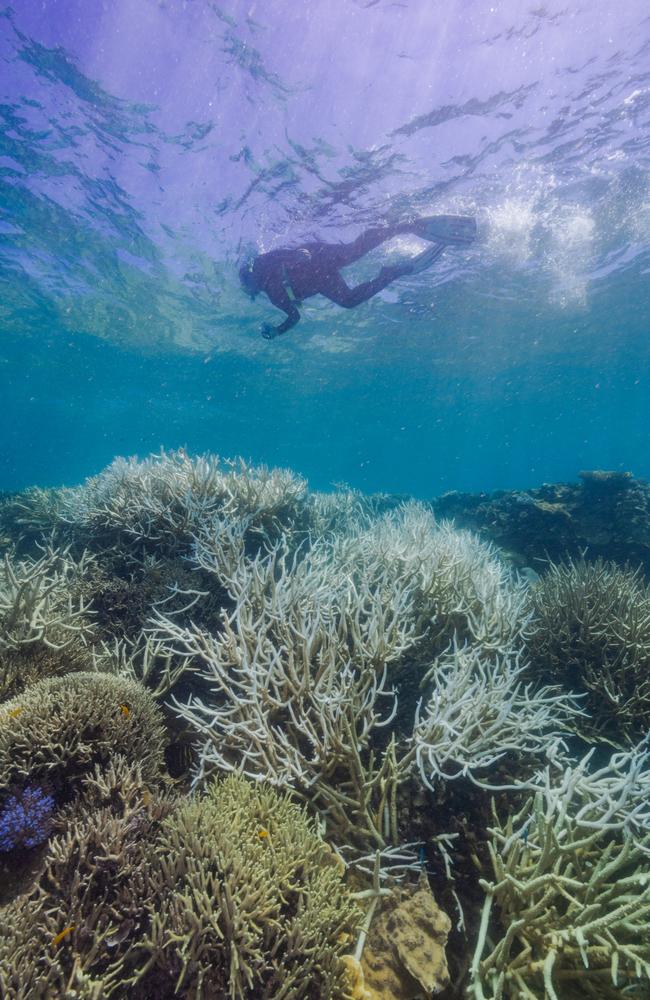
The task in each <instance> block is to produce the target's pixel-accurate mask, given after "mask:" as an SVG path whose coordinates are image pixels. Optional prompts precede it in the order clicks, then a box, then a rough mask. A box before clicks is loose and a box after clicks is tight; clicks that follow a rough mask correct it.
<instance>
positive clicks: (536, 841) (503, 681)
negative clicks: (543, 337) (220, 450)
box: [0, 451, 650, 1000]
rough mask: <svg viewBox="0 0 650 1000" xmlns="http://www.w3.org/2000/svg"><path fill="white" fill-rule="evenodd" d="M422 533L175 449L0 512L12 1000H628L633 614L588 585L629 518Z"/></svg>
mask: <svg viewBox="0 0 650 1000" xmlns="http://www.w3.org/2000/svg"><path fill="white" fill-rule="evenodd" d="M433 506H434V509H435V510H436V511H437V512H438V513H440V512H444V513H445V515H448V514H452V515H456V516H457V517H458V520H459V523H460V522H461V520H462V519H463V518H465V520H464V522H463V523H464V525H465V527H458V526H455V525H454V524H452V523H451V522H449V521H445V520H442V521H441V520H438V519H437V518H436V516H435V515H434V514H433V513H432V511H431V509H430V508H428V507H427V506H425V505H423V504H419V503H413V502H410V501H406V502H405V501H403V500H402V499H400V498H395V497H386V496H377V497H371V498H368V497H363V496H360V495H359V494H355V493H354V492H352V491H350V490H344V489H342V490H340V491H338V492H336V493H332V494H314V493H310V492H308V490H307V487H306V484H305V482H304V481H303V480H302V479H300V478H299V477H297V476H294V475H293V474H292V473H290V472H285V471H277V470H268V469H264V468H260V469H254V468H251V467H249V466H246V465H245V464H243V463H235V464H233V463H224V462H221V461H220V460H218V459H216V458H215V457H213V456H210V455H207V456H203V457H200V458H190V457H189V456H188V455H186V454H185V453H184V452H182V451H180V452H174V453H170V454H165V453H161V454H160V455H158V456H154V457H152V458H149V459H145V460H143V461H140V460H135V459H129V460H123V459H118V460H116V461H115V462H114V463H113V465H111V466H110V467H109V468H108V469H106V470H105V471H104V472H102V473H100V474H99V475H98V476H95V477H93V478H92V479H90V480H89V481H87V482H86V483H85V484H82V485H81V486H78V487H74V488H71V489H62V490H31V491H27V492H26V493H25V494H19V495H13V496H11V497H4V498H0V546H1V547H2V551H3V553H4V562H3V564H2V566H1V567H0V879H1V882H2V892H1V894H0V916H1V917H2V920H3V927H5V928H6V933H5V934H4V935H3V937H2V938H1V939H0V994H2V996H7V998H8V1000H14V998H15V1000H27V998H29V1000H31V998H32V997H34V998H36V1000H39V998H43V1000H45V998H50V997H53V996H70V997H79V998H88V1000H99V998H100V997H106V998H109V997H121V996H132V997H133V1000H139V998H142V1000H145V998H151V997H156V998H160V1000H166V998H169V1000H171V998H172V997H192V998H197V1000H217V998H226V997H229V998H231V1000H253V998H261V1000H263V998H268V1000H273V998H277V1000H301V998H305V1000H378V998H382V1000H383V998H384V997H386V998H387V997H389V996H390V997H392V998H394V1000H409V998H413V1000H415V998H416V997H418V998H419V997H422V998H426V997H431V996H434V995H437V994H438V993H439V994H440V995H441V996H447V997H451V996H454V997H459V996H461V995H465V993H466V991H467V990H468V989H469V995H470V996H471V997H473V998H474V1000H521V998H523V997H529V998H532V997H539V998H547V1000H559V998H560V997H562V1000H564V998H567V1000H569V998H570V1000H582V998H596V997H611V998H614V997H616V996H627V995H634V996H648V995H650V985H649V984H650V975H649V973H650V953H649V952H648V946H647V944H646V942H647V941H648V940H650V897H649V896H648V891H649V890H648V886H650V869H649V867H648V859H649V858H650V807H648V801H649V795H650V758H649V756H648V754H649V751H648V746H647V744H646V743H643V742H642V743H637V741H638V740H642V739H643V737H644V735H645V733H646V730H647V728H648V726H649V725H650V713H649V711H648V706H649V705H650V688H648V684H647V680H646V677H645V674H646V672H647V670H646V664H647V650H646V647H648V649H650V631H649V630H650V603H649V601H648V593H649V591H648V588H647V586H646V584H645V582H644V580H643V578H642V575H641V573H642V571H641V570H638V571H636V572H634V571H632V570H630V569H629V568H627V567H626V566H615V565H613V564H612V563H604V562H599V561H596V562H594V561H593V558H594V556H596V555H598V554H600V555H603V556H606V557H607V558H609V559H615V560H621V559H622V558H623V557H624V556H625V557H626V558H633V559H635V563H634V565H636V564H637V563H638V562H642V563H643V564H644V565H646V566H647V565H650V558H649V556H648V553H650V531H648V533H647V536H644V527H643V526H644V524H646V522H647V523H648V524H650V514H648V512H650V489H648V488H647V487H646V486H645V485H644V484H642V483H639V482H638V481H636V480H633V479H632V477H631V476H629V475H626V474H612V473H584V474H582V482H581V484H579V485H575V486H555V487H552V486H545V487H542V488H541V489H540V490H539V491H531V493H529V494H521V495H517V494H508V495H506V494H501V495H499V496H493V497H479V498H463V497H459V496H458V495H455V496H451V495H448V496H447V497H445V498H441V499H440V500H439V501H436V502H435V504H434V505H433ZM644 519H645V520H644ZM469 527H471V528H473V529H478V530H479V531H480V532H481V534H482V535H483V538H481V537H479V535H477V534H475V533H474V531H473V530H467V529H468V528H469ZM487 537H491V538H492V539H493V540H495V541H496V542H498V543H500V544H501V545H502V546H506V547H507V548H508V549H509V551H508V552H505V553H504V552H503V550H498V549H496V548H495V547H494V546H493V544H491V543H489V542H488V541H486V540H485V538H487ZM644 538H645V541H644ZM584 546H588V555H589V557H590V559H591V560H592V561H590V562H585V561H584V560H582V559H578V558H577V556H578V555H579V552H580V550H581V548H582V547H584ZM560 553H561V554H562V555H563V556H564V557H566V556H567V554H568V555H569V556H570V557H571V556H572V557H573V558H574V559H575V561H574V562H570V561H569V562H565V563H564V564H563V565H557V566H554V565H553V564H552V563H550V562H549V558H548V556H549V554H550V555H552V556H557V555H559V554H560ZM504 555H505V558H504ZM538 557H539V559H540V560H543V561H540V562H535V567H536V569H537V570H538V571H539V573H541V574H542V575H541V576H538V574H537V573H535V572H532V571H530V572H527V573H526V574H522V573H519V572H517V571H516V569H514V568H513V565H512V564H513V562H514V563H515V564H516V565H517V566H519V567H522V566H524V565H525V563H527V562H528V563H530V562H531V561H532V560H535V559H537V558H538ZM525 576H527V577H528V579H527V580H526V579H524V577H525ZM531 578H532V579H534V580H535V582H532V583H531V582H530V581H531ZM576 734H580V735H581V736H582V739H578V738H577V736H576ZM584 738H587V739H593V740H596V739H597V741H598V746H597V748H596V750H595V751H594V752H593V753H592V754H588V755H587V756H585V757H580V753H581V752H582V751H580V750H578V749H577V748H578V747H580V746H582V745H583V742H584ZM190 767H191V772H190ZM170 772H171V773H172V774H173V776H174V779H177V780H175V781H174V782H173V783H172V778H171V777H170ZM190 785H191V786H192V787H190ZM172 789H173V791H172ZM491 810H492V811H491ZM429 886H431V889H432V890H433V894H432V892H431V890H430V889H429ZM434 894H435V900H434ZM436 901H437V903H436ZM438 904H439V905H438ZM439 906H441V907H443V909H444V911H447V913H448V914H449V917H448V916H447V915H446V913H445V912H443V911H442V910H441V909H440V908H439ZM450 918H451V919H450ZM452 921H453V924H452Z"/></svg>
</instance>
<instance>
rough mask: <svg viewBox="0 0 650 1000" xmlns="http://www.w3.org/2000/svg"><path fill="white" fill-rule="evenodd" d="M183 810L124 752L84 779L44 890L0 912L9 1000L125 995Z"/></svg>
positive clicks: (4, 990) (3, 983)
mask: <svg viewBox="0 0 650 1000" xmlns="http://www.w3.org/2000/svg"><path fill="white" fill-rule="evenodd" d="M173 805H174V803H173V800H172V799H171V798H169V797H168V796H164V795H162V796H161V795H160V794H159V793H157V792H156V791H155V789H154V790H153V791H152V789H151V787H150V786H148V783H147V782H146V781H145V780H144V778H143V776H142V772H141V770H140V768H139V767H138V765H134V764H130V763H128V762H127V761H126V759H125V758H123V757H120V756H119V755H116V756H114V757H113V758H112V760H111V762H110V764H109V765H108V766H107V767H105V768H99V767H97V768H96V769H95V771H94V772H89V773H88V774H87V775H86V777H85V778H84V779H82V782H81V787H80V796H79V799H78V801H77V802H76V803H75V804H74V805H73V806H72V807H70V809H69V810H68V812H67V814H66V815H64V816H60V817H59V822H58V825H59V827H60V828H63V830H62V832H61V833H59V834H58V835H57V836H55V837H53V838H52V839H51V840H50V843H49V845H48V849H47V852H46V855H45V859H44V866H43V869H42V872H41V874H40V876H39V878H38V880H37V883H36V885H35V887H34V889H33V890H32V892H31V893H30V894H29V896H23V897H20V898H18V899H16V900H14V901H13V902H12V903H10V904H8V905H7V906H5V907H4V908H3V909H2V910H0V916H1V917H2V920H3V926H4V933H3V934H2V936H1V937H0V994H1V995H2V996H3V997H6V998H7V1000H28V998H29V1000H50V998H52V997H73V996H74V997H79V998H83V1000H97V998H99V997H110V996H115V995H117V996H123V995H124V990H125V989H126V986H127V980H128V979H130V977H131V976H132V974H133V964H132V962H131V961H130V960H129V952H130V950H131V945H132V942H133V940H135V941H137V940H138V937H139V936H141V935H142V934H144V932H145V930H146V928H147V927H148V921H149V919H150V916H149V909H150V908H151V906H152V901H151V899H150V897H149V895H148V892H149V863H150V860H149V859H150V854H151V850H152V845H153V844H154V843H155V839H156V836H157V833H158V831H159V828H160V822H161V820H162V819H163V818H164V817H165V816H166V815H168V814H169V813H170V811H171V810H172V808H173ZM149 995H150V996H151V995H152V994H149ZM155 995H156V996H160V997H162V994H155ZM145 996H146V994H145ZM143 1000H144V997H143Z"/></svg>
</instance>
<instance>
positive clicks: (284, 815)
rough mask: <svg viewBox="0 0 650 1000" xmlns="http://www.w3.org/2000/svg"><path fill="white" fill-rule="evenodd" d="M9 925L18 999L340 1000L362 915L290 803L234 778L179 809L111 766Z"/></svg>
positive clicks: (3, 959)
mask: <svg viewBox="0 0 650 1000" xmlns="http://www.w3.org/2000/svg"><path fill="white" fill-rule="evenodd" d="M82 804H83V806H84V807H85V808H84V810H83V811H82V809H81V806H82ZM3 918H4V919H5V920H6V921H7V927H8V931H7V934H6V935H4V936H3V940H2V941H1V942H0V991H1V992H2V995H3V996H6V997H7V998H11V1000H13V998H16V1000H18V998H21V1000H26V998H27V997H29V998H43V1000H44V998H46V997H53V996H79V997H86V998H92V997H100V996H101V997H104V996H105V997H112V996H116V997H119V996H124V995H126V994H127V993H128V995H129V996H132V997H134V998H141V1000H146V998H150V997H152V996H155V997H156V998H160V1000H165V998H170V1000H171V998H172V997H177V996H188V997H192V998H196V1000H211V998H216V997H224V998H225V997H233V998H235V1000H245V998H250V1000H253V998H263V997H266V998H268V1000H273V998H278V1000H280V998H281V997H291V998H295V1000H300V998H303V997H305V998H309V997H323V998H325V997H328V998H331V1000H344V998H345V997H347V995H348V980H347V973H346V970H345V966H344V964H343V962H342V961H341V955H342V952H343V950H344V947H345V944H346V942H347V940H348V938H349V936H350V933H351V932H353V931H354V929H355V925H356V920H357V915H356V911H355V908H354V905H353V903H352V901H351V899H350V897H349V894H348V893H347V891H346V890H345V888H344V887H343V885H342V882H341V873H340V870H339V868H338V867H337V865H336V864H335V861H334V859H333V856H332V855H331V853H330V852H329V851H328V850H327V848H326V846H325V845H324V843H323V842H322V840H321V839H320V838H319V836H318V834H317V833H316V831H315V829H314V826H313V823H311V822H310V821H309V820H308V819H307V817H306V816H305V815H304V813H303V812H302V811H301V810H300V809H299V808H298V807H297V806H295V805H294V804H292V803H291V802H290V801H289V800H288V799H287V798H286V797H284V796H281V795H278V794H277V793H276V792H274V791H272V790H271V789H264V788H262V787H261V786H253V785H249V784H248V783H247V782H246V781H245V780H244V779H242V778H237V777H234V776H233V777H230V778H227V779H225V780H224V781H222V782H220V783H218V784H216V785H214V786H212V787H211V788H210V789H208V791H207V793H206V795H205V796H204V797H202V798H200V799H197V800H195V801H192V802H188V803H186V804H182V805H178V804H176V803H174V801H173V800H172V799H170V798H169V797H160V796H157V795H155V794H153V795H152V793H151V792H150V791H149V790H148V788H147V785H146V783H145V782H144V780H143V778H142V773H141V771H140V770H139V769H138V768H137V767H135V768H134V767H133V766H132V765H129V764H127V762H126V761H125V760H124V759H122V758H117V759H116V760H115V761H114V762H113V765H112V766H111V768H109V769H108V771H106V772H100V771H97V772H96V774H95V776H94V777H89V778H87V779H85V782H84V788H83V790H82V793H81V796H80V799H79V801H78V802H77V803H76V804H75V806H74V809H73V811H72V812H71V814H70V816H69V817H68V822H67V824H66V828H65V832H63V833H61V834H59V835H58V836H56V837H54V838H53V839H52V840H51V841H50V844H49V847H48V851H47V854H46V858H45V864H44V868H43V872H42V875H41V877H40V879H39V880H38V884H37V885H36V887H35V888H34V889H33V890H32V892H31V894H30V896H29V898H25V897H22V898H20V899H19V900H16V901H14V902H13V903H11V904H10V905H9V906H7V907H5V908H4V911H3Z"/></svg>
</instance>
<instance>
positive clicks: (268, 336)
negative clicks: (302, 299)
mask: <svg viewBox="0 0 650 1000" xmlns="http://www.w3.org/2000/svg"><path fill="white" fill-rule="evenodd" d="M265 291H266V294H267V295H268V297H269V299H270V300H271V302H272V303H273V305H274V306H277V307H278V309H282V311H283V312H285V313H286V314H287V318H286V319H285V320H284V322H283V323H280V325H279V326H272V325H271V324H270V323H264V324H263V325H262V336H263V337H264V339H265V340H273V339H274V337H279V336H280V334H281V333H286V332H287V330H290V329H291V328H292V327H294V326H295V325H296V323H298V322H299V320H300V313H299V312H298V308H297V306H296V304H295V302H293V301H292V300H291V299H290V298H289V296H288V294H287V291H286V289H285V288H284V286H283V285H279V287H276V288H266V289H265Z"/></svg>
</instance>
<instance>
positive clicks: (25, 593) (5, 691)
mask: <svg viewBox="0 0 650 1000" xmlns="http://www.w3.org/2000/svg"><path fill="white" fill-rule="evenodd" d="M90 564H91V559H90V557H89V556H88V554H87V553H84V554H83V555H82V556H81V558H80V559H78V560H74V559H72V558H71V556H70V555H69V552H68V550H67V549H61V550H56V549H52V548H48V549H46V550H45V552H44V553H43V555H42V556H41V557H40V558H39V559H21V560H15V559H13V558H12V557H11V556H10V555H9V554H5V557H4V560H3V561H2V562H1V563H0V699H1V698H7V697H10V696H11V695H12V694H14V693H16V692H17V691H18V690H21V689H22V688H23V687H25V686H26V685H27V684H29V683H31V682H33V681H35V680H38V679H40V678H41V677H45V676H51V675H55V674H59V673H63V672H67V671H69V670H73V669H75V668H76V669H79V667H80V666H82V665H83V664H84V663H86V664H88V662H89V655H88V652H87V644H88V642H89V640H90V639H91V638H92V636H93V632H94V629H93V623H92V615H91V612H90V610H89V608H88V607H87V605H86V603H85V601H84V597H83V593H82V588H81V580H82V578H83V576H84V574H85V573H86V572H87V571H88V567H89V565H90ZM75 595H76V596H75Z"/></svg>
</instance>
